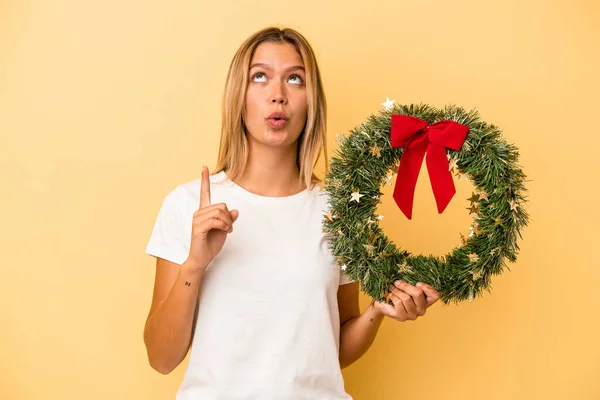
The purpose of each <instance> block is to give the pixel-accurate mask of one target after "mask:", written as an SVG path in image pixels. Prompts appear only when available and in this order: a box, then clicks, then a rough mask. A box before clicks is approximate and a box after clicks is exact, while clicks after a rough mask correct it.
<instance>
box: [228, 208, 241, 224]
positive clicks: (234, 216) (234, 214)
mask: <svg viewBox="0 0 600 400" xmlns="http://www.w3.org/2000/svg"><path fill="white" fill-rule="evenodd" d="M229 214H230V215H231V219H232V220H233V222H235V220H236V219H238V217H239V216H240V212H239V211H238V210H231V211H229Z"/></svg>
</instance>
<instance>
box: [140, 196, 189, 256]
mask: <svg viewBox="0 0 600 400" xmlns="http://www.w3.org/2000/svg"><path fill="white" fill-rule="evenodd" d="M179 190H180V187H179V186H178V187H177V188H175V189H173V190H172V191H171V192H170V193H169V194H167V196H166V197H165V199H164V200H163V202H162V205H161V207H160V210H159V211H158V216H157V218H156V222H155V223H154V228H153V230H152V233H151V235H150V240H149V241H148V244H147V246H146V254H148V255H151V256H154V257H160V258H164V259H165V260H168V261H171V262H174V263H176V264H179V265H182V264H183V262H184V261H185V260H186V259H187V258H188V256H189V238H186V235H185V232H186V230H185V229H184V225H183V220H182V218H181V215H182V213H181V204H180V203H181V201H180V197H179V196H178V194H179Z"/></svg>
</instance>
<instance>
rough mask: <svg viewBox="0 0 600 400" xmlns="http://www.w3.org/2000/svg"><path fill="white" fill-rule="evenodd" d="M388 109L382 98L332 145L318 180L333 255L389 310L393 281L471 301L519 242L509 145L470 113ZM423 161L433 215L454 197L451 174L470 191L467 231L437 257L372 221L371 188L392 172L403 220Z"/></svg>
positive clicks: (514, 152)
mask: <svg viewBox="0 0 600 400" xmlns="http://www.w3.org/2000/svg"><path fill="white" fill-rule="evenodd" d="M393 103H394V100H389V99H387V101H386V102H385V103H382V104H383V105H385V109H384V110H382V111H380V112H379V113H378V114H377V115H375V114H372V115H371V116H369V118H368V119H367V120H366V121H365V122H364V123H362V124H361V125H359V126H357V127H355V128H354V129H352V130H351V131H350V134H349V135H348V136H345V135H343V134H339V135H338V137H337V139H336V142H337V143H339V148H338V149H337V150H336V151H335V155H334V156H333V157H332V159H331V162H330V170H329V172H328V173H327V175H326V176H325V179H324V182H323V183H324V186H323V189H324V190H326V191H327V192H328V193H329V197H328V210H327V213H326V214H325V215H324V217H323V218H324V219H323V230H324V232H326V233H327V235H328V236H329V237H330V239H331V240H330V241H329V246H330V249H331V251H332V254H333V255H334V256H335V258H336V261H337V262H338V264H339V265H340V267H341V269H342V270H344V271H345V272H346V274H347V275H348V276H349V277H350V278H352V279H354V280H360V285H361V290H362V291H363V292H365V293H366V294H368V295H369V296H371V297H372V298H373V299H375V300H377V301H387V302H388V303H390V304H391V301H390V300H388V295H389V287H390V285H392V284H393V282H394V281H396V280H398V279H401V280H404V281H405V282H408V283H411V284H413V285H414V284H416V283H417V282H426V283H429V284H430V285H432V286H433V287H434V288H435V289H436V290H437V291H439V292H440V294H441V297H440V299H441V300H442V302H443V303H444V304H448V303H450V302H451V301H454V302H456V303H458V302H459V301H462V300H469V301H473V299H474V298H475V297H477V296H478V295H480V294H481V292H482V290H483V289H486V290H488V291H490V289H489V288H490V281H491V278H492V276H494V275H498V274H501V273H502V271H503V269H504V268H505V267H506V264H505V259H508V260H509V261H511V262H515V261H516V255H517V253H518V251H519V246H518V244H517V236H519V237H520V238H522V236H521V232H520V230H521V228H522V227H523V226H525V225H527V222H528V219H529V217H528V215H527V212H526V210H525V202H526V197H525V193H526V189H525V187H524V181H525V175H524V174H523V172H522V171H521V169H520V168H519V166H518V165H517V159H518V156H519V153H518V149H517V148H516V147H515V146H514V145H511V144H508V143H506V141H505V140H504V139H503V137H502V136H501V133H502V132H501V131H500V129H499V128H498V127H497V126H495V125H492V124H488V123H486V122H485V121H482V120H481V119H480V117H479V114H478V112H477V111H476V110H472V111H469V112H467V111H465V110H464V109H463V108H461V107H458V106H454V105H449V106H445V108H444V109H443V110H439V109H436V108H435V107H432V106H430V105H427V104H410V105H399V104H396V105H393ZM425 154H426V156H425ZM424 157H425V158H426V164H427V170H428V173H429V178H430V181H431V186H432V189H433V194H434V197H435V199H436V204H437V208H438V212H439V213H442V212H443V210H444V209H445V207H446V206H447V205H448V203H449V202H450V200H451V198H452V197H453V195H454V194H455V192H456V191H455V187H454V183H453V178H452V174H455V175H457V176H458V177H459V178H460V179H467V180H470V181H472V183H473V185H474V188H475V190H474V192H473V194H472V196H471V198H470V199H468V200H469V201H470V207H469V208H468V209H469V214H470V215H471V214H474V217H473V224H472V225H471V227H470V234H469V235H468V237H467V238H465V237H464V236H463V235H462V234H461V243H462V245H460V246H459V247H455V248H454V249H452V251H451V252H450V253H448V254H446V255H444V256H442V257H436V256H433V255H428V256H425V255H412V254H411V253H409V252H408V251H406V250H402V249H400V248H398V247H397V246H396V244H394V243H393V242H392V241H390V240H389V239H388V237H387V236H386V235H385V234H384V232H383V230H382V229H381V227H380V226H379V224H378V223H377V222H378V221H379V220H381V218H383V216H381V215H376V208H377V204H379V203H381V195H382V193H381V191H380V189H381V187H382V185H385V184H389V183H391V179H392V178H393V176H394V174H397V177H396V185H395V187H394V194H393V197H394V200H395V202H396V204H397V205H398V207H399V208H400V210H401V211H402V212H403V213H404V215H405V216H406V217H407V218H408V219H411V218H412V203H413V196H414V189H415V184H416V181H417V177H418V174H419V170H420V167H421V164H422V160H423V158H424Z"/></svg>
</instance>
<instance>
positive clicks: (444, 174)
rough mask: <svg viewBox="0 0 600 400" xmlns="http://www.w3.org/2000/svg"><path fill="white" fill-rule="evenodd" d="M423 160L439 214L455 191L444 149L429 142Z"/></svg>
mask: <svg viewBox="0 0 600 400" xmlns="http://www.w3.org/2000/svg"><path fill="white" fill-rule="evenodd" d="M425 162H426V163H427V172H428V173H429V181H430V182H431V190H432V191H433V196H434V197H435V203H436V205H437V209H438V213H440V214H441V213H442V212H443V211H444V210H445V209H446V207H447V206H448V204H449V203H450V200H452V197H453V196H454V194H455V193H456V188H455V187H454V181H453V179H452V174H451V173H450V170H449V164H448V158H447V157H446V149H445V148H444V147H443V146H440V145H438V144H435V143H429V146H428V148H427V158H426V160H425Z"/></svg>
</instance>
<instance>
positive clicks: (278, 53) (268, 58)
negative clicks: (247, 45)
mask: <svg viewBox="0 0 600 400" xmlns="http://www.w3.org/2000/svg"><path fill="white" fill-rule="evenodd" d="M255 64H260V66H262V67H265V68H269V67H271V68H284V69H285V68H290V67H296V66H304V62H303V61H302V57H301V56H300V54H299V53H298V51H297V50H296V48H295V47H294V46H293V45H291V44H290V43H273V42H264V43H261V44H260V45H258V47H257V48H256V50H255V51H254V55H253V56H252V61H251V62H250V65H251V66H253V65H255Z"/></svg>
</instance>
